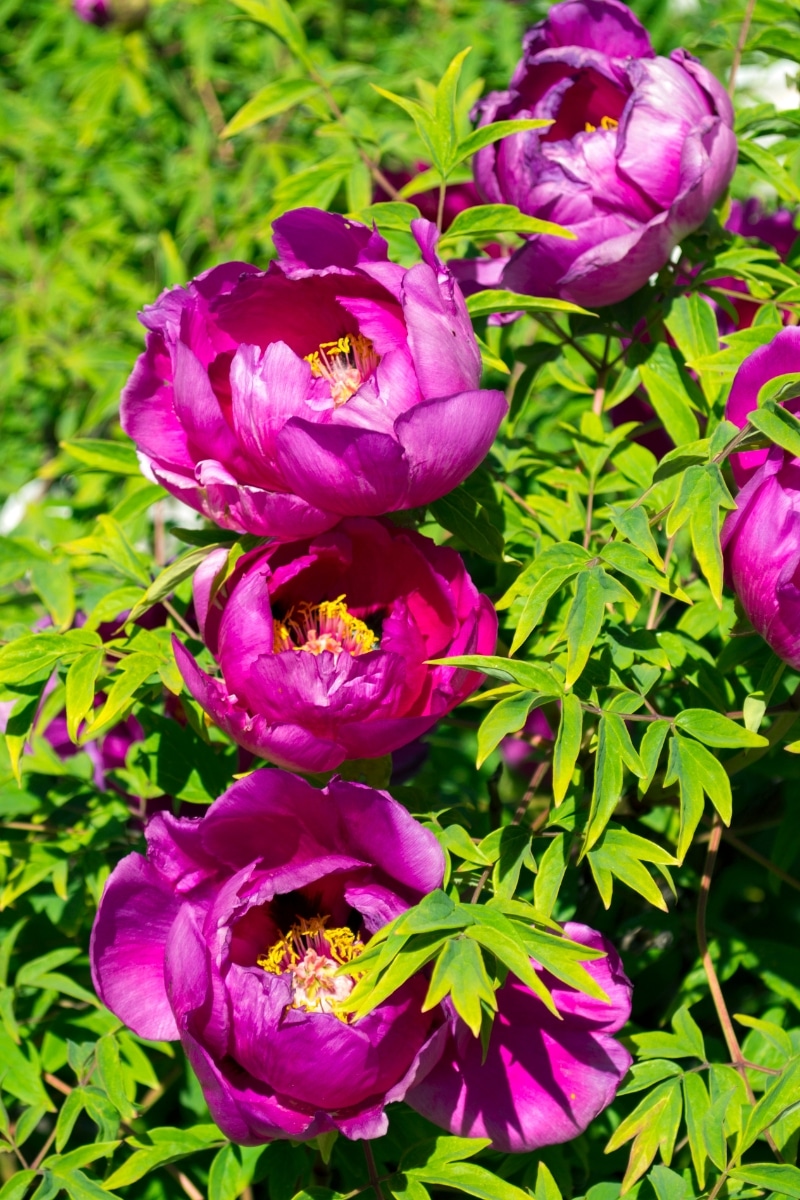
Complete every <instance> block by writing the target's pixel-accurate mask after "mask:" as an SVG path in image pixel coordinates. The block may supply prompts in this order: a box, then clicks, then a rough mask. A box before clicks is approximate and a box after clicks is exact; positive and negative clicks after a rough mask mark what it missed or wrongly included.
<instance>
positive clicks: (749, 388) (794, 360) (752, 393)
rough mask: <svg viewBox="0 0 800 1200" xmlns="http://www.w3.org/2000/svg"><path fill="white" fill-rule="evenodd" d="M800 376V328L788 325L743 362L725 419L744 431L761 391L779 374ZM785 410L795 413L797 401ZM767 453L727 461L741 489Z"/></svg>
mask: <svg viewBox="0 0 800 1200" xmlns="http://www.w3.org/2000/svg"><path fill="white" fill-rule="evenodd" d="M797 373H800V329H798V328H797V326H794V325H790V326H789V327H788V328H787V329H782V330H781V331H780V333H778V334H776V335H775V337H773V339H772V341H771V342H768V343H767V345H766V346H759V347H758V349H757V350H754V351H753V353H752V354H750V355H748V357H747V358H746V359H745V360H744V362H743V363H742V365H741V366H740V367H739V370H738V371H737V372H736V376H735V378H734V380H733V384H732V385H731V391H730V395H729V396H728V402H727V404H726V405H725V416H726V417H727V419H728V420H729V421H732V422H733V424H734V425H738V426H739V428H740V429H743V428H744V426H745V425H746V423H747V414H748V413H749V412H751V411H752V409H754V408H757V407H758V393H759V392H760V390H761V388H762V387H763V386H764V385H765V384H766V383H769V381H770V380H771V379H775V378H776V377H777V376H778V375H790V374H797ZM786 407H787V408H788V409H789V411H790V412H797V411H798V409H799V408H800V401H798V400H795V401H793V402H792V401H790V402H789V403H788V404H787V405H786ZM768 454H769V450H743V451H740V452H739V453H738V454H732V455H731V458H730V462H731V467H732V468H733V474H734V478H735V479H736V482H737V483H738V484H739V487H742V486H743V485H744V484H745V483H746V482H747V481H748V479H751V478H752V476H753V475H754V474H755V472H756V471H757V470H758V468H759V467H760V466H761V465H762V464H763V463H765V462H766V461H767V455H768Z"/></svg>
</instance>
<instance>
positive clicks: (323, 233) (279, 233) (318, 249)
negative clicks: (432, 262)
mask: <svg viewBox="0 0 800 1200" xmlns="http://www.w3.org/2000/svg"><path fill="white" fill-rule="evenodd" d="M272 238H273V241H274V242H275V249H276V250H277V251H278V261H279V263H280V265H281V267H282V268H283V269H284V270H285V271H286V274H287V275H290V276H291V275H292V274H294V273H297V272H304V271H307V270H313V271H324V270H326V269H328V268H331V267H334V268H337V267H338V268H339V269H340V270H347V271H353V270H355V269H356V267H358V266H359V264H360V263H361V261H362V260H364V261H367V262H381V261H383V260H385V259H386V257H387V251H388V246H387V244H386V242H385V241H384V239H383V238H382V237H381V236H380V235H379V234H378V233H377V232H376V231H375V230H373V229H370V228H369V227H368V226H367V225H361V224H360V223H359V222H358V221H350V220H348V219H347V218H346V217H341V216H339V215H338V213H329V212H323V211H322V210H321V209H319V208H295V209H292V211H291V212H288V213H285V214H284V215H283V216H282V217H279V218H278V220H277V221H274V222H273V225H272Z"/></svg>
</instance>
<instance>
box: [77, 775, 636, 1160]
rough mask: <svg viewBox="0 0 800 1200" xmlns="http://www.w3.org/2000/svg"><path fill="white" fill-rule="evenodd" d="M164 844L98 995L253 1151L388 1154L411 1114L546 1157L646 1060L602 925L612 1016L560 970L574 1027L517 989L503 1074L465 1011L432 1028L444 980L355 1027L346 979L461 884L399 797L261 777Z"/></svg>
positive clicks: (102, 912) (113, 919) (561, 1001)
mask: <svg viewBox="0 0 800 1200" xmlns="http://www.w3.org/2000/svg"><path fill="white" fill-rule="evenodd" d="M146 837H147V842H148V852H147V858H146V859H145V858H143V857H142V856H141V855H139V854H130V855H128V857H127V858H124V859H123V860H122V861H121V862H120V863H119V865H118V866H117V867H116V868H115V870H114V871H113V872H112V874H111V876H110V878H109V880H108V883H107V884H106V888H105V891H104V893H103V897H102V900H101V902H100V908H99V910H98V913H97V918H96V920H95V924H94V929H93V932H92V942H91V963H92V974H93V978H94V982H95V987H96V989H97V992H98V995H99V996H100V998H101V1000H102V1001H103V1003H104V1004H105V1005H106V1006H107V1007H108V1008H109V1009H110V1010H111V1011H112V1012H113V1013H115V1014H116V1016H118V1017H119V1018H120V1020H122V1021H124V1022H125V1023H126V1024H127V1025H128V1026H130V1028H131V1029H132V1030H133V1031H134V1032H135V1033H136V1034H138V1035H139V1036H140V1037H144V1038H150V1039H154V1040H157V1041H160V1040H163V1039H175V1038H180V1039H181V1041H182V1043H183V1046H184V1049H185V1050H186V1054H187V1057H188V1058H189V1061H190V1063H191V1065H192V1067H193V1068H194V1070H195V1071H196V1073H197V1075H198V1077H199V1079H200V1082H201V1084H202V1087H203V1091H204V1093H205V1096H206V1100H207V1101H208V1105H209V1108H210V1110H211V1115H212V1116H213V1118H214V1120H215V1121H216V1122H217V1124H218V1125H219V1126H220V1128H221V1129H222V1131H223V1132H224V1133H225V1134H226V1135H227V1136H228V1137H230V1138H232V1139H233V1140H234V1141H236V1142H241V1143H244V1144H258V1143H260V1142H267V1141H271V1140H272V1139H274V1138H286V1137H288V1138H292V1139H294V1140H305V1139H308V1138H313V1137H316V1136H317V1135H319V1134H320V1133H326V1132H328V1131H331V1130H334V1129H337V1130H340V1131H341V1132H342V1133H344V1134H345V1135H346V1136H347V1137H350V1138H374V1137H379V1136H381V1135H382V1134H384V1133H385V1132H386V1130H387V1125H388V1122H387V1117H386V1113H385V1111H384V1110H385V1106H386V1105H387V1103H389V1102H390V1101H393V1100H401V1099H403V1098H404V1097H405V1099H406V1100H407V1101H408V1102H409V1103H410V1104H412V1105H413V1107H414V1108H416V1109H418V1110H419V1111H420V1112H421V1113H423V1114H424V1115H426V1116H428V1117H430V1118H431V1119H432V1120H434V1121H436V1122H437V1123H438V1124H440V1125H442V1126H444V1127H445V1128H447V1129H450V1130H452V1131H454V1132H458V1133H460V1134H462V1135H464V1136H474V1135H478V1136H488V1137H490V1138H492V1140H493V1142H494V1144H495V1146H496V1147H497V1149H501V1150H527V1149H532V1148H535V1147H538V1146H542V1145H546V1144H550V1143H553V1142H557V1141H565V1140H566V1139H568V1138H570V1137H574V1136H575V1135H576V1134H578V1133H580V1132H581V1131H582V1130H583V1129H584V1128H585V1127H586V1125H587V1124H588V1123H589V1121H591V1120H592V1118H593V1117H595V1116H596V1115H597V1113H598V1112H600V1110H601V1109H602V1108H604V1107H605V1106H606V1105H607V1104H608V1103H609V1102H610V1101H611V1099H612V1098H613V1096H614V1094H615V1092H616V1089H617V1086H618V1084H619V1082H620V1079H621V1078H622V1076H623V1075H624V1073H625V1071H626V1069H627V1067H628V1064H629V1062H630V1056H629V1055H628V1053H627V1051H626V1050H624V1049H623V1048H622V1047H621V1046H620V1045H619V1044H618V1043H616V1042H615V1041H614V1040H613V1038H612V1037H611V1036H610V1035H611V1034H612V1033H613V1032H615V1031H616V1030H617V1029H619V1028H620V1026H621V1025H622V1024H623V1022H624V1021H625V1019H626V1018H627V1016H628V1013H629V1011H630V984H629V983H628V981H627V979H626V978H625V975H624V974H623V972H622V968H621V965H620V961H619V958H618V956H617V955H616V953H615V951H614V950H613V948H612V947H611V946H610V945H609V944H608V943H607V942H606V941H605V939H603V938H602V937H601V936H600V935H599V934H596V933H594V932H593V931H592V930H590V929H587V928H586V927H585V926H583V925H571V926H570V925H568V926H567V927H566V930H565V932H566V934H567V936H568V937H571V938H573V939H574V940H576V941H578V942H582V943H583V944H584V945H587V946H590V947H592V948H593V949H594V948H599V949H602V950H604V951H606V952H607V954H608V957H607V958H605V959H598V960H593V961H591V962H588V963H587V964H586V968H587V970H588V971H589V973H590V974H591V975H592V976H593V978H594V979H595V980H596V981H597V982H598V983H599V984H600V986H601V987H602V988H603V989H604V991H605V992H606V994H607V996H608V998H609V1002H608V1003H605V1002H602V1001H599V1000H593V999H590V998H589V997H587V996H585V995H582V994H580V993H578V992H576V991H574V989H572V988H570V987H568V986H565V985H563V984H559V983H558V982H557V981H555V980H553V979H552V978H551V977H550V976H549V975H548V974H547V973H546V972H543V973H542V974H543V978H544V980H545V982H547V984H548V985H549V986H550V987H551V989H552V994H553V998H554V1000H555V1001H556V1003H557V1005H558V1007H559V1011H560V1012H561V1013H562V1016H563V1019H562V1020H558V1019H556V1018H555V1017H553V1016H552V1015H551V1014H549V1013H548V1011H547V1009H546V1008H545V1006H544V1004H543V1003H542V1001H541V1000H540V999H539V998H538V997H537V996H535V995H534V994H533V993H532V992H531V991H530V990H529V989H528V988H527V987H524V986H523V985H522V984H520V983H519V981H518V980H516V979H515V978H514V977H513V976H509V978H508V979H507V980H506V983H505V985H504V986H503V988H502V989H501V991H500V993H499V994H498V1001H499V1015H498V1017H497V1019H496V1021H495V1023H494V1027H493V1029H492V1035H491V1039H490V1041H489V1047H488V1055H487V1058H486V1062H485V1064H483V1065H482V1062H481V1057H482V1056H481V1043H480V1040H479V1039H476V1038H474V1037H473V1036H472V1034H471V1033H469V1031H468V1030H467V1029H466V1027H465V1026H464V1025H463V1023H462V1022H461V1020H460V1019H459V1018H455V1017H449V1016H448V1011H447V1010H448V1008H449V1002H448V1004H447V1005H446V1006H437V1007H436V1008H435V1009H433V1010H432V1011H430V1012H428V1013H423V1012H422V1005H423V1002H424V999H425V995H426V992H427V979H426V978H425V977H424V975H415V976H412V978H411V979H409V980H408V981H407V982H406V983H405V984H403V985H402V987H400V988H399V989H398V990H397V991H396V992H394V993H393V994H392V995H391V996H390V997H389V998H388V999H387V1000H385V1001H384V1002H383V1003H382V1004H380V1005H379V1006H378V1007H377V1008H376V1009H374V1010H373V1011H372V1012H371V1013H369V1014H367V1015H366V1016H364V1017H360V1018H358V1019H357V1020H354V1019H353V1018H352V1016H351V1015H350V1014H349V1013H348V1012H347V999H348V996H349V994H350V992H351V990H352V987H353V982H354V979H353V977H352V976H344V975H337V973H336V972H337V969H338V967H339V966H340V965H342V964H345V963H348V962H357V960H358V955H359V953H360V952H361V950H362V949H363V948H364V947H365V945H367V944H368V942H369V939H370V937H371V936H372V935H373V934H374V933H375V932H376V931H377V930H379V929H380V928H381V927H382V926H384V925H385V924H386V923H387V922H388V921H391V920H393V919H394V918H395V917H396V916H399V915H400V914H401V913H402V912H403V911H405V910H406V909H407V908H408V907H409V906H410V905H411V904H414V903H416V902H417V901H419V900H420V899H421V898H422V897H423V896H424V895H425V894H427V893H428V892H430V891H432V890H433V889H434V888H436V887H438V886H439V885H440V884H441V881H442V876H443V872H444V857H443V854H442V851H441V849H440V847H439V844H438V842H437V840H436V838H435V837H434V835H433V834H432V833H430V832H428V831H427V830H425V829H424V828H423V827H422V826H421V825H419V824H418V823H417V822H416V821H415V820H414V818H413V817H411V816H410V814H409V813H408V812H406V810H405V809H404V808H403V807H402V806H401V805H400V804H398V803H397V802H396V801H394V800H392V799H391V797H390V796H389V795H387V794H386V793H385V792H378V791H374V790H373V789H372V788H368V787H364V786H363V785H361V784H355V783H345V782H343V781H342V780H334V781H333V782H332V783H331V784H330V785H329V786H328V787H327V788H325V789H324V790H323V791H317V790H316V789H315V788H313V787H312V786H311V785H310V784H309V783H307V782H306V781H305V780H303V779H300V778H298V777H297V776H296V775H290V774H287V773H286V772H283V771H278V770H260V771H256V772H254V773H253V774H252V775H250V776H248V777H247V778H246V779H244V780H240V781H239V782H238V783H236V784H234V785H233V787H231V788H230V789H229V790H228V791H227V792H226V793H225V794H224V795H223V796H221V797H220V798H219V799H218V800H216V801H215V802H214V803H213V804H212V805H211V808H210V809H208V811H207V813H206V815H205V816H204V817H202V818H201V819H199V820H191V819H186V818H177V817H173V816H171V815H169V814H166V813H165V814H159V815H158V816H155V817H153V819H152V820H151V821H150V823H149V825H148V827H147V830H146Z"/></svg>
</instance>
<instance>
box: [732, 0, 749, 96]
mask: <svg viewBox="0 0 800 1200" xmlns="http://www.w3.org/2000/svg"><path fill="white" fill-rule="evenodd" d="M755 8H756V0H748V2H747V8H746V9H745V12H744V20H743V21H742V27H741V29H740V30H739V40H738V41H737V43H736V50H735V51H734V54H733V62H732V63H731V73H730V75H729V76H728V95H729V96H731V97H733V93H734V91H735V90H736V76H737V75H738V73H739V66H740V64H741V61H742V55H743V54H744V48H745V46H746V45H747V35H748V33H749V32H750V23H751V22H752V20H753V13H754V12H755Z"/></svg>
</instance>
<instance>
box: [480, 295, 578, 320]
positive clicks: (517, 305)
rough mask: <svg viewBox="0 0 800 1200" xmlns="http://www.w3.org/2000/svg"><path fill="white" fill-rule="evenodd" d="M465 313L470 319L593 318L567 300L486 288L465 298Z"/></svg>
mask: <svg viewBox="0 0 800 1200" xmlns="http://www.w3.org/2000/svg"><path fill="white" fill-rule="evenodd" d="M467 311H468V313H469V315H470V316H471V317H488V316H491V315H492V313H513V312H525V313H537V312H571V313H581V314H582V315H583V316H585V317H593V316H594V315H595V314H594V313H590V312H589V311H588V309H585V308H581V307H580V305H578V304H570V302H569V301H568V300H555V299H551V298H549V297H546V296H523V295H521V294H519V293H518V292H507V291H502V290H500V289H497V288H487V289H486V290H485V291H483V292H476V293H475V294H474V295H472V296H467Z"/></svg>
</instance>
